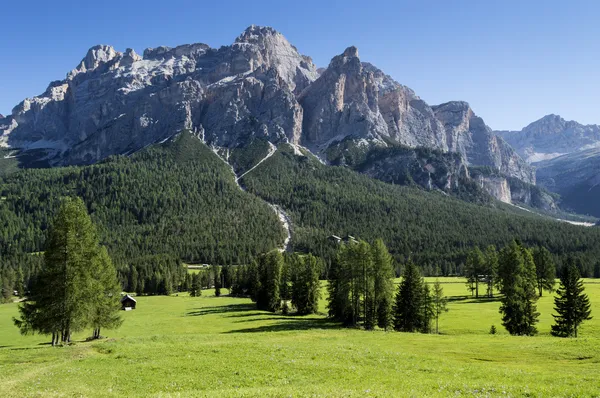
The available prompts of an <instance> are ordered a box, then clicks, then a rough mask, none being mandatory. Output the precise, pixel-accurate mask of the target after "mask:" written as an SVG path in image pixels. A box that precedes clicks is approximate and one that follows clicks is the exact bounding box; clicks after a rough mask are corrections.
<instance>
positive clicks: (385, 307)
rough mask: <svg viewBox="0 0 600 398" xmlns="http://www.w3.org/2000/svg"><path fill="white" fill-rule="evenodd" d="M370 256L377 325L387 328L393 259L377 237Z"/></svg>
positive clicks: (392, 281) (392, 282)
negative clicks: (373, 279)
mask: <svg viewBox="0 0 600 398" xmlns="http://www.w3.org/2000/svg"><path fill="white" fill-rule="evenodd" d="M371 257H372V259H373V269H374V276H375V283H374V290H375V293H374V300H375V314H376V317H377V326H378V327H380V328H382V329H385V330H387V329H388V328H389V327H390V326H391V325H392V309H393V304H394V302H393V300H394V299H393V297H394V276H395V273H394V260H393V258H392V256H391V255H390V253H389V252H388V250H387V247H386V246H385V244H384V243H383V240H381V239H377V240H376V241H375V243H374V244H373V245H372V246H371Z"/></svg>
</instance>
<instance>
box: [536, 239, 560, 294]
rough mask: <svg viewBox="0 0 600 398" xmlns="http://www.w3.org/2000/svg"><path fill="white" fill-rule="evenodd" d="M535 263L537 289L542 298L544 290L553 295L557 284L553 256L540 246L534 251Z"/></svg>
mask: <svg viewBox="0 0 600 398" xmlns="http://www.w3.org/2000/svg"><path fill="white" fill-rule="evenodd" d="M533 262H534V263H535V273H536V279H537V287H538V291H539V293H540V297H542V291H543V290H547V291H548V292H549V293H552V292H553V291H554V285H555V283H556V281H555V280H556V266H555V265H554V261H553V260H552V255H551V254H550V252H549V251H548V249H546V248H545V247H543V246H538V247H536V248H535V249H534V250H533Z"/></svg>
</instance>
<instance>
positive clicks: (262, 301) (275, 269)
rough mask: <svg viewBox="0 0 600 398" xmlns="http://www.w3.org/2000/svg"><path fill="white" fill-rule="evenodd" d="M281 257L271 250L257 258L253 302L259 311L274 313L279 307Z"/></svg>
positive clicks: (277, 252)
mask: <svg viewBox="0 0 600 398" xmlns="http://www.w3.org/2000/svg"><path fill="white" fill-rule="evenodd" d="M282 268H283V256H282V254H281V253H280V252H279V251H278V250H272V251H270V252H268V253H267V254H263V255H261V256H260V257H259V259H258V262H257V269H256V279H255V281H254V287H253V289H254V290H255V292H254V301H256V306H257V308H258V309H260V310H265V311H272V312H275V311H277V310H278V309H279V308H280V307H281V296H280V294H279V289H280V287H281V269H282Z"/></svg>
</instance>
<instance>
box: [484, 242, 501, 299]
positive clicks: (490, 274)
mask: <svg viewBox="0 0 600 398" xmlns="http://www.w3.org/2000/svg"><path fill="white" fill-rule="evenodd" d="M484 259H485V275H486V281H487V295H488V297H494V285H495V283H496V279H497V278H498V251H497V250H496V246H494V245H490V246H488V247H487V248H486V249H485V253H484Z"/></svg>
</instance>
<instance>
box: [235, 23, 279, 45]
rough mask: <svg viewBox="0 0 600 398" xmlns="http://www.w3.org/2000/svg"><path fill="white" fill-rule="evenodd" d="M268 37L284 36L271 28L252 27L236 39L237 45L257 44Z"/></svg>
mask: <svg viewBox="0 0 600 398" xmlns="http://www.w3.org/2000/svg"><path fill="white" fill-rule="evenodd" d="M268 36H283V35H282V34H281V33H279V32H278V31H277V30H275V29H273V28H272V27H270V26H259V25H250V26H248V27H247V28H246V29H245V30H244V31H243V32H242V34H240V35H239V36H238V37H237V38H236V39H235V43H254V44H255V43H257V42H259V41H261V40H263V39H264V38H265V37H268Z"/></svg>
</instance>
